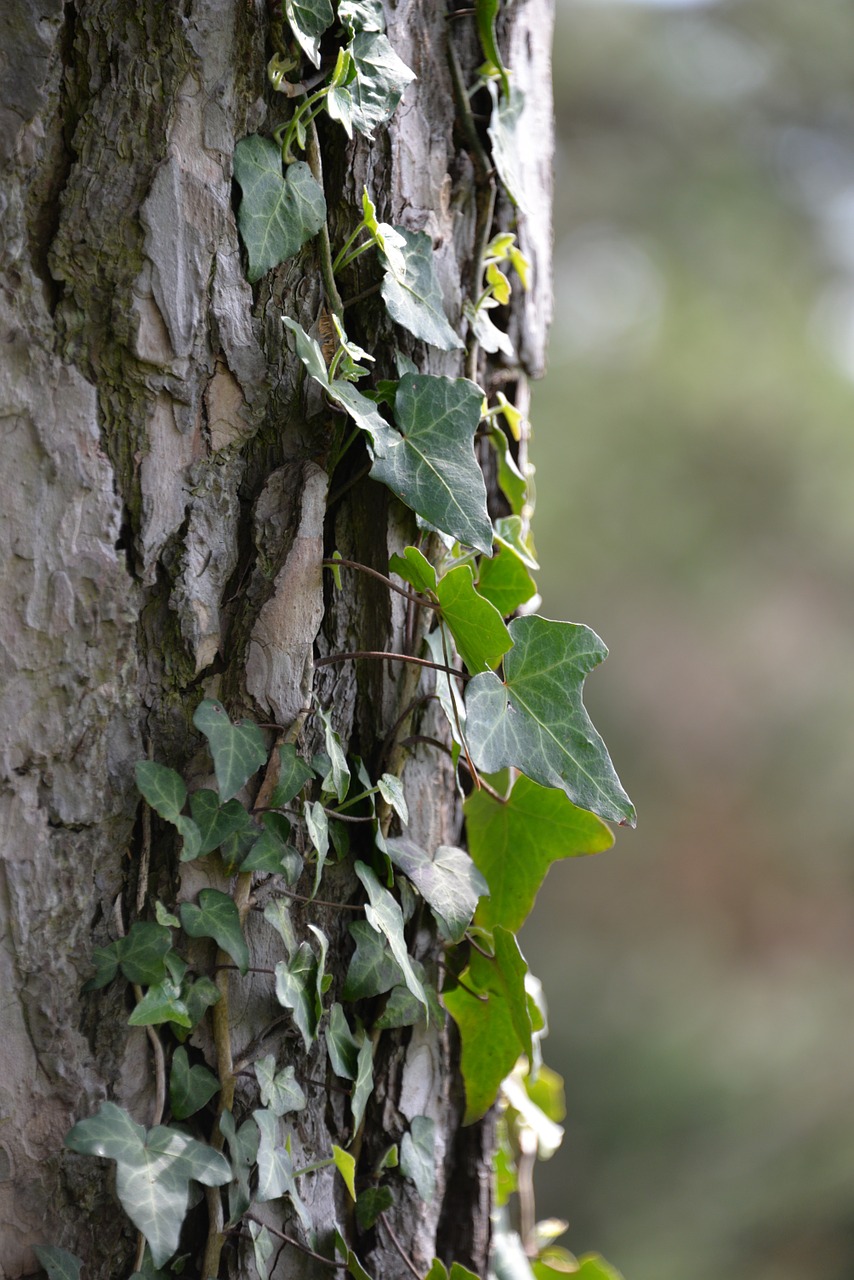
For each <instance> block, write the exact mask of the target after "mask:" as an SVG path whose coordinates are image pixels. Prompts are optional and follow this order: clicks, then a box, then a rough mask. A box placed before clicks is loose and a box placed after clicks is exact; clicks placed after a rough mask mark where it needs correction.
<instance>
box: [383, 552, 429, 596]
mask: <svg viewBox="0 0 854 1280" xmlns="http://www.w3.org/2000/svg"><path fill="white" fill-rule="evenodd" d="M388 567H389V572H390V573H396V574H397V576H398V577H399V578H403V580H404V582H408V583H409V584H410V586H412V587H414V588H415V590H416V591H420V592H422V594H424V595H428V594H430V593H431V592H434V591H435V590H436V570H435V569H434V568H433V566H432V564H431V563H430V561H429V560H428V559H427V557H426V556H425V555H424V554H423V553H422V552H421V551H419V550H418V548H417V547H405V548H404V551H403V555H402V556H399V555H393V556H392V557H391V559H390V560H389V562H388Z"/></svg>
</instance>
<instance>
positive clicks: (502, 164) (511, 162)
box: [487, 81, 531, 213]
mask: <svg viewBox="0 0 854 1280" xmlns="http://www.w3.org/2000/svg"><path fill="white" fill-rule="evenodd" d="M487 88H488V89H489V91H490V93H491V95H492V114H491V116H490V121H489V127H488V129H487V132H488V134H489V140H490V142H491V143H492V159H493V162H494V164H495V168H496V169H497V170H498V176H499V178H500V179H501V181H502V184H503V186H504V189H505V191H506V192H507V194H508V196H509V197H510V199H511V200H512V201H513V203H514V204H515V205H517V206H518V207H519V208H520V209H521V210H522V212H523V213H530V212H531V209H530V207H529V205H528V202H527V199H526V192H525V178H524V171H523V167H522V154H523V152H524V148H525V141H526V140H525V129H524V126H523V124H522V117H523V115H524V112H525V95H524V94H523V93H522V90H521V89H517V88H516V87H515V86H512V87H511V88H510V92H509V93H508V94H499V92H498V86H497V85H496V84H495V82H494V81H490V82H489V84H488V85H487Z"/></svg>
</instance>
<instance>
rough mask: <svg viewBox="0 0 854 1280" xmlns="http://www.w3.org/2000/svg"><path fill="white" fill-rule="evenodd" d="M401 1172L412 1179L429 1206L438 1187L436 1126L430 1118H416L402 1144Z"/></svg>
mask: <svg viewBox="0 0 854 1280" xmlns="http://www.w3.org/2000/svg"><path fill="white" fill-rule="evenodd" d="M400 1172H401V1173H402V1174H403V1175H404V1177H406V1178H411V1179H412V1181H413V1182H414V1183H415V1188H416V1190H417V1192H418V1194H419V1196H420V1197H421V1199H422V1200H423V1201H424V1202H425V1203H426V1204H429V1203H430V1201H431V1200H432V1199H433V1191H434V1189H435V1186H436V1125H435V1123H434V1122H433V1121H432V1120H431V1119H430V1118H429V1116H414V1117H413V1119H412V1123H411V1125H410V1126H409V1133H405V1134H404V1135H403V1141H402V1142H401V1144H400Z"/></svg>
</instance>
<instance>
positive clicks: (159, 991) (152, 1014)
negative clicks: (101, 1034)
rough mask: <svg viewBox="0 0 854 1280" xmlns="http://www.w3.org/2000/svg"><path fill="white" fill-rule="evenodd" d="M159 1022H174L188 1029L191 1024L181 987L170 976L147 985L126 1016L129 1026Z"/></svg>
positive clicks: (156, 1023)
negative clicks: (143, 993) (149, 985)
mask: <svg viewBox="0 0 854 1280" xmlns="http://www.w3.org/2000/svg"><path fill="white" fill-rule="evenodd" d="M161 1022H174V1023H175V1025H176V1026H178V1027H186V1028H187V1029H188V1030H189V1028H190V1027H192V1025H193V1019H192V1018H191V1017H190V1011H189V1009H188V1008H187V1006H186V1004H185V1003H184V1001H183V1000H182V999H181V988H180V986H179V985H178V984H177V983H175V982H173V981H172V979H171V978H164V979H163V981H162V982H158V983H157V985H156V986H154V987H149V989H148V990H147V991H146V993H145V995H144V996H143V997H142V999H141V1000H140V1001H139V1002H138V1004H137V1005H136V1006H135V1008H134V1010H133V1013H132V1014H131V1015H130V1017H129V1018H128V1026H129V1027H153V1026H157V1025H158V1024H159V1023H161Z"/></svg>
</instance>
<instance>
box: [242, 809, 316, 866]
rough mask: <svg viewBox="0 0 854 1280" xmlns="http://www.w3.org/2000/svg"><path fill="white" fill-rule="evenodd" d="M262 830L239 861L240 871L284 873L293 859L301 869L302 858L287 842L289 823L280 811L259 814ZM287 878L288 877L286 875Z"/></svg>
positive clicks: (289, 829)
mask: <svg viewBox="0 0 854 1280" xmlns="http://www.w3.org/2000/svg"><path fill="white" fill-rule="evenodd" d="M261 822H262V824H263V826H264V830H263V831H262V833H261V835H260V836H258V838H257V839H256V841H255V843H254V844H253V845H252V848H251V849H250V850H249V852H248V853H247V855H246V857H245V858H244V859H243V861H242V862H241V863H240V870H241V871H268V872H270V873H271V874H274V875H281V874H282V872H283V871H284V872H285V874H286V875H288V873H289V872H291V871H292V870H293V869H295V867H294V868H292V867H291V865H290V863H291V861H292V860H293V859H296V862H297V863H298V864H299V867H300V869H302V859H301V858H300V856H299V854H298V853H297V851H296V849H294V848H293V846H291V845H289V844H288V843H287V839H288V836H289V835H290V831H291V824H290V823H289V822H288V820H287V818H286V817H284V815H283V814H281V813H264V814H262V815H261ZM288 878H289V877H288Z"/></svg>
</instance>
